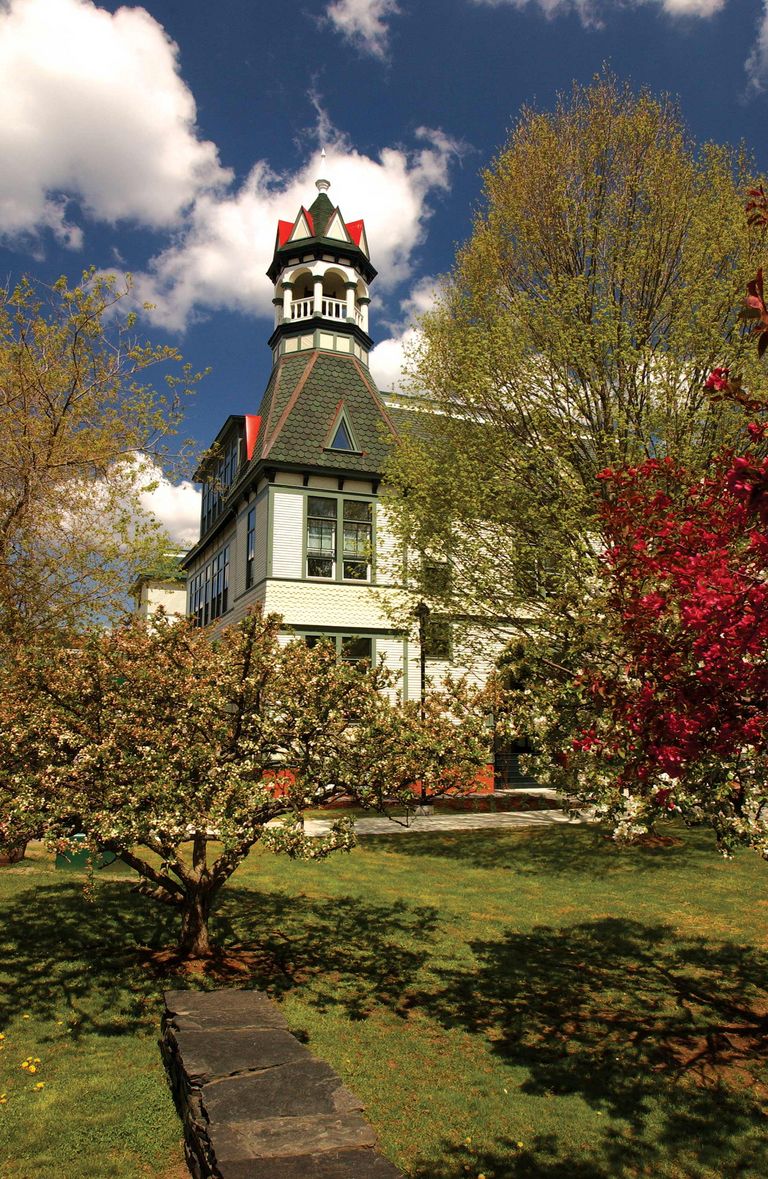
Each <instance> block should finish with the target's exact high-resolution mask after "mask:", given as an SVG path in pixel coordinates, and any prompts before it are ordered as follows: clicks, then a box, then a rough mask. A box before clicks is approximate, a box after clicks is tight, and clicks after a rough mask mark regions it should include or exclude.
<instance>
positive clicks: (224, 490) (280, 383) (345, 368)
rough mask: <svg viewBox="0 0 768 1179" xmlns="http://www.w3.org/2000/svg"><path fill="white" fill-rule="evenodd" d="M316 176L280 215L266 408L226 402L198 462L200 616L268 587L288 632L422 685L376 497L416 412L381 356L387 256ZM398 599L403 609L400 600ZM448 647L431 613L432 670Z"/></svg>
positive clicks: (191, 559)
mask: <svg viewBox="0 0 768 1179" xmlns="http://www.w3.org/2000/svg"><path fill="white" fill-rule="evenodd" d="M317 188H318V195H317V197H316V198H315V200H314V202H313V203H312V204H311V205H310V207H309V208H308V209H305V208H302V209H300V211H299V213H298V216H297V217H296V218H295V219H294V220H293V221H280V222H279V223H278V230H277V238H276V242H275V252H274V257H273V259H272V263H271V265H270V267H269V270H268V271H267V274H268V277H269V279H270V280H271V282H272V283H273V284H274V299H273V303H274V306H275V326H274V331H273V332H272V335H271V337H270V339H269V346H270V348H271V350H272V357H273V368H272V374H271V377H270V380H269V383H268V385H267V388H266V391H265V393H264V396H263V398H262V401H261V405H260V407H259V410H258V413H256V414H251V413H245V414H243V415H242V416H233V417H229V418H228V419H227V421H226V422H225V423H224V425H223V426H222V428H221V430H220V431H219V434H218V436H217V438H216V440H215V443H214V445H213V447H212V449H211V452H210V455H209V458H208V459H207V460H206V462H205V463H204V464H203V465H202V467H201V468H200V470H199V471H198V472H197V476H196V477H197V478H198V479H199V480H200V481H201V482H202V484H203V498H202V512H201V531H200V540H199V542H198V544H196V545H195V547H194V548H193V549H192V550H191V551H190V552H189V553H188V554H187V556H186V558H185V561H184V565H185V567H186V570H187V587H188V609H189V612H190V613H191V614H193V615H194V616H195V617H196V618H197V619H198V620H199V622H200V623H201V624H202V625H208V624H210V623H216V624H218V625H228V624H230V623H233V622H237V621H238V620H239V619H240V618H241V617H242V616H243V614H244V613H245V611H246V610H247V609H248V607H249V606H251V605H253V604H254V603H256V602H261V603H262V605H263V607H264V609H265V610H267V611H275V612H277V613H279V614H281V615H282V617H283V620H284V626H285V634H286V635H287V636H296V637H302V638H304V639H306V641H307V642H314V641H317V640H318V639H320V638H324V639H327V640H330V641H332V642H334V643H335V644H336V647H337V649H338V651H339V655H340V657H341V658H343V659H349V660H358V659H363V658H366V659H371V660H372V661H378V660H381V659H385V660H386V663H387V665H388V666H389V667H390V668H393V669H395V670H396V671H398V672H400V673H401V674H402V680H401V684H400V690H401V691H402V692H403V695H404V696H405V697H406V698H413V697H417V696H418V694H419V692H420V688H421V670H422V662H421V645H420V642H419V628H418V625H417V622H416V619H415V617H412V621H411V619H409V617H408V607H407V606H405V607H403V602H404V595H402V594H401V593H399V591H398V590H397V589H396V587H394V586H392V584H391V582H392V569H393V567H394V563H393V562H392V560H391V557H392V542H391V540H390V539H389V538H388V536H387V529H386V520H385V517H384V512H383V508H382V505H381V502H380V499H379V492H380V486H381V478H382V471H383V467H384V463H385V459H386V456H387V453H388V450H389V448H390V447H392V446H393V445H396V444H397V436H398V418H399V415H400V414H402V413H403V412H407V411H404V410H403V409H402V408H398V407H397V406H396V405H394V404H393V399H391V398H387V397H386V395H383V394H381V393H380V392H379V390H378V389H377V388H376V385H375V383H374V381H373V378H372V376H371V373H370V370H369V367H368V358H369V353H370V350H371V348H372V346H373V341H372V339H371V337H370V335H369V332H368V306H369V302H370V298H369V288H370V284H371V282H372V281H373V279H374V278H375V276H376V271H375V269H374V267H373V265H372V264H371V261H370V258H369V253H368V242H367V238H366V233H365V225H364V223H363V221H361V220H359V221H345V220H344V218H343V216H342V214H341V212H340V210H339V209H338V208H337V207H335V206H334V205H333V203H332V202H331V200H330V198H329V196H328V188H329V184H328V182H327V181H325V180H318V181H317ZM395 598H398V599H399V600H400V603H401V609H400V613H399V617H398V618H397V621H393V618H394V615H393V612H392V610H391V609H390V608H388V606H387V603H388V602H389V603H390V604H391V603H392V602H393V600H394V599H395ZM414 605H415V603H414ZM404 620H405V621H404ZM421 637H422V639H423V638H424V628H423V627H422V631H421ZM451 654H452V652H451V651H450V638H449V635H448V634H447V631H446V628H445V626H443V627H440V628H437V627H434V628H432V631H431V634H430V636H429V637H428V639H427V644H426V655H427V659H428V672H429V675H430V677H431V678H434V679H435V680H439V679H440V678H441V676H442V675H443V674H444V672H445V671H446V670H447V669H448V667H449V666H450V656H451ZM481 670H482V669H481Z"/></svg>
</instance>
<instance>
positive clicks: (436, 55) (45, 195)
mask: <svg viewBox="0 0 768 1179" xmlns="http://www.w3.org/2000/svg"><path fill="white" fill-rule="evenodd" d="M765 4H766V6H765V7H762V6H761V4H760V3H759V2H758V0H637V2H633V0H623V2H617V0H527V2H526V0H520V2H512V0H295V3H293V4H290V5H289V4H276V3H264V2H262V0H218V3H216V4H210V3H201V2H199V0H150V2H149V3H147V4H145V5H144V6H143V7H139V6H131V5H127V6H122V7H121V6H120V5H118V4H114V3H107V2H103V3H101V4H95V3H92V2H91V0H0V152H1V153H2V160H3V165H2V168H0V254H1V256H0V273H1V274H2V275H3V278H4V279H5V278H6V277H7V278H8V279H9V280H11V281H13V279H15V278H16V277H18V276H20V275H21V274H23V273H29V274H33V275H36V276H39V277H41V278H43V279H51V278H54V277H56V276H57V275H58V274H61V273H67V274H69V275H71V276H73V277H76V276H77V275H79V273H80V271H81V269H82V268H83V267H84V266H87V265H91V264H94V265H96V266H98V267H100V268H104V269H111V270H116V271H118V272H120V271H130V272H131V273H132V274H133V275H134V278H135V289H136V293H137V297H138V299H139V300H140V301H142V300H145V299H146V300H150V301H151V302H153V303H154V304H156V310H155V311H154V312H153V313H152V314H151V315H150V316H148V317H147V318H146V323H145V327H146V330H147V332H148V334H149V335H151V336H152V337H153V338H154V339H157V340H162V341H171V342H173V343H176V344H178V346H179V347H180V348H181V349H182V351H183V352H184V354H185V356H186V357H187V358H189V359H190V360H191V361H192V363H193V364H194V365H195V366H196V367H204V366H205V367H207V366H210V367H211V369H212V372H211V375H210V376H209V377H207V378H206V380H205V381H204V382H203V384H202V385H201V387H200V390H199V392H198V394H197V396H196V398H195V401H194V403H193V404H192V405H191V406H190V408H189V412H188V416H187V421H186V429H185V433H187V434H189V435H191V436H193V437H195V438H196V439H197V441H198V442H199V444H200V445H201V446H203V445H204V444H206V443H207V442H209V441H210V440H211V439H212V437H213V436H214V435H215V433H216V432H217V430H218V428H219V426H220V425H221V423H222V422H223V420H224V418H225V417H226V416H227V414H229V413H245V412H255V411H256V410H257V408H258V404H259V401H260V398H261V394H262V391H263V388H264V385H265V383H266V380H267V377H268V372H269V364H270V355H269V351H268V349H267V347H266V340H267V338H268V336H269V333H270V330H271V323H272V310H271V305H270V300H271V294H272V292H271V288H270V285H269V283H268V280H267V279H266V277H265V276H264V271H265V270H266V267H267V265H268V263H269V260H270V256H271V249H272V245H273V242H274V235H275V229H276V222H277V219H278V217H282V218H284V219H292V218H293V217H294V215H295V213H296V212H297V211H298V207H299V204H300V203H301V202H302V201H303V202H304V203H307V204H308V203H310V202H311V200H312V198H313V195H314V184H313V182H314V179H315V178H316V176H317V175H318V174H319V152H320V148H321V146H324V147H325V149H326V152H327V160H326V163H325V167H324V169H323V171H324V172H325V173H326V174H327V176H328V178H329V179H330V180H331V184H332V187H331V190H330V194H329V195H330V196H331V197H332V198H333V199H334V201H335V202H336V203H338V204H339V205H340V206H341V209H342V213H343V214H344V216H345V217H346V218H347V219H349V220H354V219H357V218H359V217H363V218H365V221H366V227H367V230H368V236H369V241H370V246H371V255H372V261H373V262H374V265H376V266H377V267H378V269H379V272H380V276H379V279H378V280H377V282H376V284H375V286H374V292H375V294H376V300H375V302H374V304H373V305H372V308H371V330H372V334H373V336H374V339H375V340H376V341H378V349H377V350H376V351H375V352H374V354H373V357H372V367H373V371H374V375H376V377H377V379H378V380H379V383H380V385H381V386H382V387H383V388H389V387H391V386H392V384H393V383H394V382H395V381H396V379H397V373H398V366H399V361H400V357H401V355H402V346H403V342H404V340H407V339H408V338H409V333H411V332H412V330H413V329H412V327H411V323H412V320H413V316H414V315H415V314H417V313H418V312H419V310H422V309H423V308H425V307H426V306H428V304H429V299H430V293H431V291H432V289H433V285H434V279H435V276H438V275H439V274H441V273H443V272H445V271H447V270H448V269H449V268H450V266H451V262H452V258H453V255H454V251H455V247H456V245H457V244H458V243H460V242H461V241H462V240H464V239H465V238H466V237H467V236H468V234H469V232H470V230H471V221H472V213H473V209H474V208H476V207H477V205H478V202H479V200H480V194H481V179H480V172H481V170H482V169H483V168H484V167H485V166H487V164H488V163H489V162H490V161H491V160H492V158H493V156H494V154H495V152H496V151H497V150H498V149H499V148H500V147H501V145H502V144H503V142H504V140H505V138H506V136H507V133H508V131H509V129H510V128H511V127H512V126H513V124H514V123H515V121H516V119H517V117H518V114H519V111H520V109H521V107H522V106H523V105H526V104H533V105H536V106H538V107H540V108H544V109H548V108H551V107H552V106H553V105H554V103H555V100H556V96H557V93H558V91H564V90H568V89H569V87H570V84H571V81H572V80H574V79H576V80H578V81H581V82H588V81H589V80H590V79H591V78H592V76H593V75H594V74H595V73H597V72H598V71H599V70H600V69H601V67H602V66H603V64H604V63H608V64H609V65H610V67H611V68H612V69H613V71H614V72H615V73H616V74H617V75H618V76H619V77H620V78H627V79H629V80H630V81H631V82H632V83H633V84H635V85H636V86H640V85H643V84H645V85H648V86H650V87H651V88H652V89H653V90H655V91H669V92H671V93H673V94H675V95H677V96H678V97H679V99H680V105H681V108H682V112H683V116H684V118H685V120H686V122H687V123H688V125H689V127H690V129H691V131H692V132H693V134H694V136H695V137H696V138H697V139H699V140H703V139H714V140H721V141H730V142H734V143H735V142H738V141H740V140H743V141H744V142H745V143H746V144H747V146H748V147H749V149H750V150H751V151H752V152H753V154H754V156H755V158H756V161H757V165H758V167H760V168H761V169H766V170H768V142H767V138H766V131H767V123H768V120H767V119H766V115H767V114H768V89H767V87H768V0H765ZM154 503H155V506H156V508H157V510H158V512H159V513H160V514H161V515H162V516H163V517H164V518H165V519H167V521H168V523H169V524H170V526H171V527H172V528H174V529H175V530H176V531H177V533H179V534H181V533H182V532H186V536H187V538H188V539H189V538H190V537H191V533H190V529H191V528H192V527H193V526H192V524H191V517H192V516H193V515H194V509H195V505H194V498H193V496H192V494H191V492H190V489H189V488H188V487H185V488H182V489H181V490H177V491H174V489H173V488H172V487H171V486H168V485H164V486H163V487H161V488H160V490H159V492H158V493H157V494H156V497H155V500H154Z"/></svg>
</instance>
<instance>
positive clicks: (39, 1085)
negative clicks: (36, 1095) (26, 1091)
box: [32, 1081, 45, 1091]
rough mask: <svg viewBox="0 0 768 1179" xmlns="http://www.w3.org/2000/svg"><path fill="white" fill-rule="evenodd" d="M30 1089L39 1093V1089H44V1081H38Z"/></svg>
mask: <svg viewBox="0 0 768 1179" xmlns="http://www.w3.org/2000/svg"><path fill="white" fill-rule="evenodd" d="M32 1088H33V1089H35V1090H36V1091H39V1090H40V1089H44V1088H45V1081H38V1082H37V1084H36V1085H33V1086H32Z"/></svg>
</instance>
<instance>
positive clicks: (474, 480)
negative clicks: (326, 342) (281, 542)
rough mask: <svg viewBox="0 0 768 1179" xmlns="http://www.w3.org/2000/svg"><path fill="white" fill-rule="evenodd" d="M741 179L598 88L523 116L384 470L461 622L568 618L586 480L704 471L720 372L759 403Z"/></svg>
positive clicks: (414, 545) (730, 415) (749, 237)
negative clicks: (662, 465)
mask: <svg viewBox="0 0 768 1179" xmlns="http://www.w3.org/2000/svg"><path fill="white" fill-rule="evenodd" d="M748 167H749V165H748V161H746V160H745V159H744V158H743V157H742V156H741V155H740V154H739V153H737V152H734V151H732V150H731V149H729V148H726V147H719V146H716V145H711V144H710V145H705V146H704V147H702V148H697V147H696V146H695V145H694V144H693V143H692V142H691V140H690V137H689V136H688V134H687V132H686V130H685V128H684V126H683V124H682V123H681V120H680V117H679V114H678V112H677V110H676V108H675V107H674V106H673V104H672V103H671V102H670V101H669V100H668V99H657V98H654V97H653V96H652V95H650V94H649V93H647V92H642V93H640V94H639V95H635V94H633V93H632V92H631V91H630V90H629V89H628V88H627V87H625V86H622V85H620V84H619V83H618V82H616V81H615V80H614V79H613V78H612V77H610V76H604V77H602V78H600V79H598V80H597V81H596V82H595V83H594V84H593V85H592V86H590V87H586V88H583V87H580V86H575V87H574V88H573V91H572V93H571V94H570V96H568V97H566V98H563V99H561V100H560V102H559V104H558V106H557V108H556V109H555V111H554V112H552V113H541V112H536V111H534V110H525V111H523V113H522V115H521V117H520V119H519V121H518V124H517V126H516V127H515V129H514V130H513V132H512V135H511V137H510V140H509V142H508V144H507V145H506V147H505V148H504V149H503V150H502V152H501V153H500V155H499V156H498V158H497V159H496V160H495V162H494V163H493V165H492V166H491V168H489V169H488V171H487V172H486V174H485V200H484V206H483V208H482V209H481V211H480V212H479V213H478V216H477V218H476V221H475V226H474V230H473V234H472V237H471V239H470V241H469V242H468V243H467V244H466V245H465V246H464V247H463V248H462V249H461V250H460V251H459V254H458V257H457V260H456V265H455V268H454V270H453V272H452V274H451V275H450V277H449V278H448V279H447V280H446V282H445V284H444V286H443V289H442V292H441V294H440V296H439V299H438V302H437V306H436V307H435V309H434V310H433V311H432V312H430V313H429V314H428V315H427V316H426V317H425V318H424V320H423V321H422V324H421V328H422V338H421V343H420V344H419V346H418V348H417V349H416V351H415V353H414V354H413V356H412V364H411V383H412V386H413V390H414V391H421V393H422V399H421V401H420V402H416V403H415V405H413V407H414V408H419V407H420V408H421V410H422V411H423V412H421V413H412V414H409V415H401V418H403V419H406V420H410V421H411V422H412V423H413V425H412V427H411V428H410V429H408V428H407V427H406V428H405V438H404V441H403V444H402V446H400V447H399V448H398V449H397V451H396V453H395V454H394V456H393V459H392V463H391V467H390V470H389V481H390V483H391V484H392V485H393V488H394V494H393V495H392V497H391V500H390V510H391V514H392V517H393V521H394V526H395V528H396V531H397V533H398V534H399V536H400V538H401V540H402V541H404V542H405V543H406V544H407V545H408V546H410V548H411V550H413V549H416V550H417V551H420V552H422V553H426V554H428V555H429V556H431V557H432V558H441V557H442V558H447V559H448V560H449V561H450V563H451V569H452V573H453V577H452V581H451V586H452V589H451V594H450V597H449V598H447V599H445V600H446V601H447V602H449V603H452V604H453V607H454V610H455V611H456V612H464V613H465V614H466V615H467V616H469V617H471V618H474V619H478V620H484V621H486V622H488V621H495V620H499V619H504V618H509V617H510V616H517V615H519V614H520V613H521V612H523V613H524V614H527V615H528V616H530V607H531V604H532V603H535V604H536V608H537V611H538V616H539V617H542V616H548V615H551V614H556V613H558V612H561V613H562V610H563V609H565V608H566V607H565V606H564V605H563V603H565V604H567V603H569V602H570V601H572V600H573V598H574V597H575V596H578V591H579V586H580V584H581V582H582V581H583V580H584V578H585V577H588V576H589V575H590V573H591V571H592V570H593V568H594V560H595V535H596V532H597V528H596V523H595V521H596V516H597V495H596V485H595V480H594V476H595V474H596V473H597V472H598V471H599V470H601V469H602V468H603V467H605V466H608V465H613V466H622V465H624V464H628V463H633V462H635V461H639V460H642V459H643V458H645V457H652V456H658V455H660V454H665V453H673V454H674V455H675V456H676V458H677V459H678V460H680V461H682V462H686V463H688V464H689V465H690V466H692V467H693V468H701V467H702V466H703V465H705V464H706V461H707V458H708V456H709V455H711V454H712V453H714V452H715V451H716V450H717V449H718V448H719V447H720V446H722V445H723V444H724V443H725V442H727V441H729V440H730V439H731V438H732V437H733V436H734V432H735V431H736V430H737V429H738V428H739V425H740V418H739V414H738V411H737V410H736V409H735V408H734V407H733V406H732V405H729V404H725V403H723V402H716V401H713V400H712V399H711V398H709V397H708V396H707V394H706V393H705V391H704V387H703V386H704V381H705V378H706V376H707V375H708V373H709V372H710V371H711V370H712V368H713V367H715V365H727V366H729V367H730V369H731V371H733V372H738V373H739V374H740V375H741V376H742V379H743V381H744V384H745V386H746V387H748V388H750V390H752V391H753V392H754V391H759V390H760V389H763V390H764V389H765V387H766V381H765V375H764V373H763V371H762V368H761V366H760V364H759V359H758V357H757V355H756V350H755V349H754V347H753V346H752V344H751V343H750V341H749V338H748V337H746V338H745V337H744V335H743V332H742V328H741V326H740V324H739V321H738V316H737V310H738V304H739V302H740V298H741V294H742V292H743V290H744V288H745V286H746V283H747V280H748V279H749V278H751V277H752V275H753V273H754V270H755V266H756V262H757V258H758V256H759V252H760V247H761V241H762V236H763V232H762V230H758V229H754V228H750V227H748V226H747V224H746V222H745V218H744V215H743V193H744V190H745V188H746V186H747V185H748V184H749V183H750V177H749V174H748ZM412 404H413V403H412ZM408 577H409V578H410V580H411V582H412V584H414V585H415V586H416V587H417V588H418V589H419V592H422V589H423V588H425V587H421V588H419V587H420V584H421V583H420V580H419V567H418V563H417V562H412V563H411V565H410V566H409V568H408Z"/></svg>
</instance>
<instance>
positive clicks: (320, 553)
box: [307, 495, 336, 577]
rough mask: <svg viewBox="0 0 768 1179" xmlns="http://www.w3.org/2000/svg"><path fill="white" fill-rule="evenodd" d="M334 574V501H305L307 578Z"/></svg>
mask: <svg viewBox="0 0 768 1179" xmlns="http://www.w3.org/2000/svg"><path fill="white" fill-rule="evenodd" d="M335 572H336V500H335V499H329V498H327V497H326V496H319V495H310V496H309V497H308V499H307V577H333V576H334V575H335Z"/></svg>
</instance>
